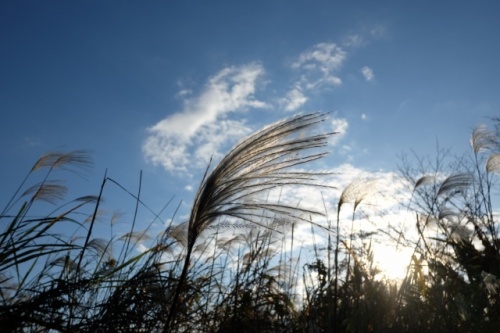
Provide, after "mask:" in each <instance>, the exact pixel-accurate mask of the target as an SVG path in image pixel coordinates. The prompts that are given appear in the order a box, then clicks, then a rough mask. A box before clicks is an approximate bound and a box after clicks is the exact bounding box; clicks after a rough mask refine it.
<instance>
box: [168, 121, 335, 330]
mask: <svg viewBox="0 0 500 333" xmlns="http://www.w3.org/2000/svg"><path fill="white" fill-rule="evenodd" d="M326 117H327V114H324V113H314V114H306V115H300V116H296V117H293V118H291V119H287V120H282V121H279V122H277V123H275V124H272V125H270V126H268V127H265V128H264V129H262V130H260V131H258V132H257V133H255V134H253V135H252V136H250V137H249V138H247V139H244V140H243V141H241V142H240V143H239V144H237V145H236V146H235V147H234V148H233V149H232V150H231V151H230V152H229V153H228V154H227V155H226V156H225V157H224V158H223V159H222V161H220V162H219V164H218V165H217V166H216V167H215V168H214V170H213V171H212V172H211V173H210V174H209V175H208V174H207V173H208V169H207V171H206V173H205V176H204V178H203V180H202V183H201V185H200V187H199V189H198V192H197V194H196V198H195V201H194V204H193V208H192V211H191V215H190V218H189V222H188V239H187V241H188V242H187V253H186V258H185V263H184V268H183V271H182V273H181V276H180V278H179V285H178V287H177V291H176V295H175V297H174V301H173V304H172V307H171V309H170V313H169V317H168V319H167V322H166V326H165V332H168V331H169V330H170V329H171V327H170V324H171V323H172V319H173V318H174V317H175V314H176V307H177V303H178V301H179V300H178V299H179V294H180V292H181V290H182V286H183V283H184V280H185V279H186V276H187V273H188V267H189V261H190V256H191V253H192V250H193V247H194V245H195V243H196V240H197V239H198V236H199V235H200V234H201V233H202V232H203V231H204V230H206V229H207V228H208V227H209V226H210V225H211V224H212V223H214V221H216V220H217V219H218V218H219V217H222V216H226V217H235V218H239V219H242V220H244V221H247V222H250V223H255V224H257V225H262V222H270V221H272V219H274V218H275V217H276V215H277V214H278V215H283V216H290V217H295V218H297V219H301V217H300V215H301V213H304V212H309V211H308V210H305V209H302V208H299V207H293V206H288V205H285V204H272V203H269V202H267V201H265V200H261V201H259V200H258V196H257V194H260V193H264V192H267V191H269V190H272V189H274V188H279V187H283V186H289V185H308V186H319V184H318V183H317V182H316V180H317V178H318V176H319V175H321V173H315V172H309V171H298V170H296V171H289V170H287V169H289V168H291V167H294V166H298V165H302V164H305V163H308V162H312V161H315V160H317V159H320V158H322V157H324V156H325V155H326V152H323V151H320V152H316V151H313V152H310V151H309V150H311V149H318V148H324V147H325V146H326V145H327V140H328V138H329V137H330V136H331V135H332V134H334V133H320V134H309V135H308V134H303V133H304V131H305V130H309V129H311V128H312V127H313V126H316V125H318V124H320V123H321V122H323V121H325V120H326ZM299 134H300V135H299ZM305 151H307V152H308V154H306V155H304V156H300V154H299V153H301V152H305ZM249 197H251V198H252V200H245V199H247V198H249ZM314 213H316V212H314Z"/></svg>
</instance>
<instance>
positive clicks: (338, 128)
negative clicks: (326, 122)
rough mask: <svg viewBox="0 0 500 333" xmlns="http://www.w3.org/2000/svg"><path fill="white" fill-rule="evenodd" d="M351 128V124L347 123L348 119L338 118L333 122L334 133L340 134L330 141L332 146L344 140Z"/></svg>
mask: <svg viewBox="0 0 500 333" xmlns="http://www.w3.org/2000/svg"><path fill="white" fill-rule="evenodd" d="M348 127H349V123H348V122H347V120H346V119H344V118H336V119H333V120H332V129H333V131H334V132H338V133H337V134H335V135H334V136H333V137H332V139H330V142H331V143H332V144H337V143H338V142H339V141H340V139H342V138H343V137H344V136H345V135H346V133H347V128H348Z"/></svg>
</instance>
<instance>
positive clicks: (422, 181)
mask: <svg viewBox="0 0 500 333" xmlns="http://www.w3.org/2000/svg"><path fill="white" fill-rule="evenodd" d="M435 181H436V177H435V176H429V175H425V176H422V177H420V178H419V179H417V181H416V182H415V185H414V186H413V190H416V189H417V188H419V187H420V186H424V185H427V184H434V182H435Z"/></svg>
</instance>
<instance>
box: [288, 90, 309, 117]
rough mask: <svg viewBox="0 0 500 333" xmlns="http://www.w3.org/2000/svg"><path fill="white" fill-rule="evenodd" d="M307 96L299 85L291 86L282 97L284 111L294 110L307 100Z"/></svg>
mask: <svg viewBox="0 0 500 333" xmlns="http://www.w3.org/2000/svg"><path fill="white" fill-rule="evenodd" d="M307 100H308V98H307V96H305V95H304V93H303V92H302V89H301V88H300V86H295V87H294V88H292V89H291V90H290V91H289V92H288V93H287V94H286V96H285V98H283V99H282V102H283V104H285V110H286V111H295V110H297V109H298V108H300V107H301V106H302V105H304V104H305V103H306V102H307Z"/></svg>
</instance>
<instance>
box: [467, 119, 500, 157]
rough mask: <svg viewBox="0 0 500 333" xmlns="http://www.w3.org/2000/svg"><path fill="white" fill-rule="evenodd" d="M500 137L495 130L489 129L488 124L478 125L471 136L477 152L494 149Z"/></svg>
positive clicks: (472, 144) (471, 142)
mask: <svg viewBox="0 0 500 333" xmlns="http://www.w3.org/2000/svg"><path fill="white" fill-rule="evenodd" d="M497 140H498V137H497V136H496V134H495V132H493V131H491V130H489V129H488V128H487V127H486V125H484V124H481V125H478V126H477V127H476V128H474V130H473V131H472V136H471V138H470V144H471V147H472V149H473V150H474V153H475V154H478V153H479V152H481V151H488V150H492V149H493V148H494V147H496V146H497Z"/></svg>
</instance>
